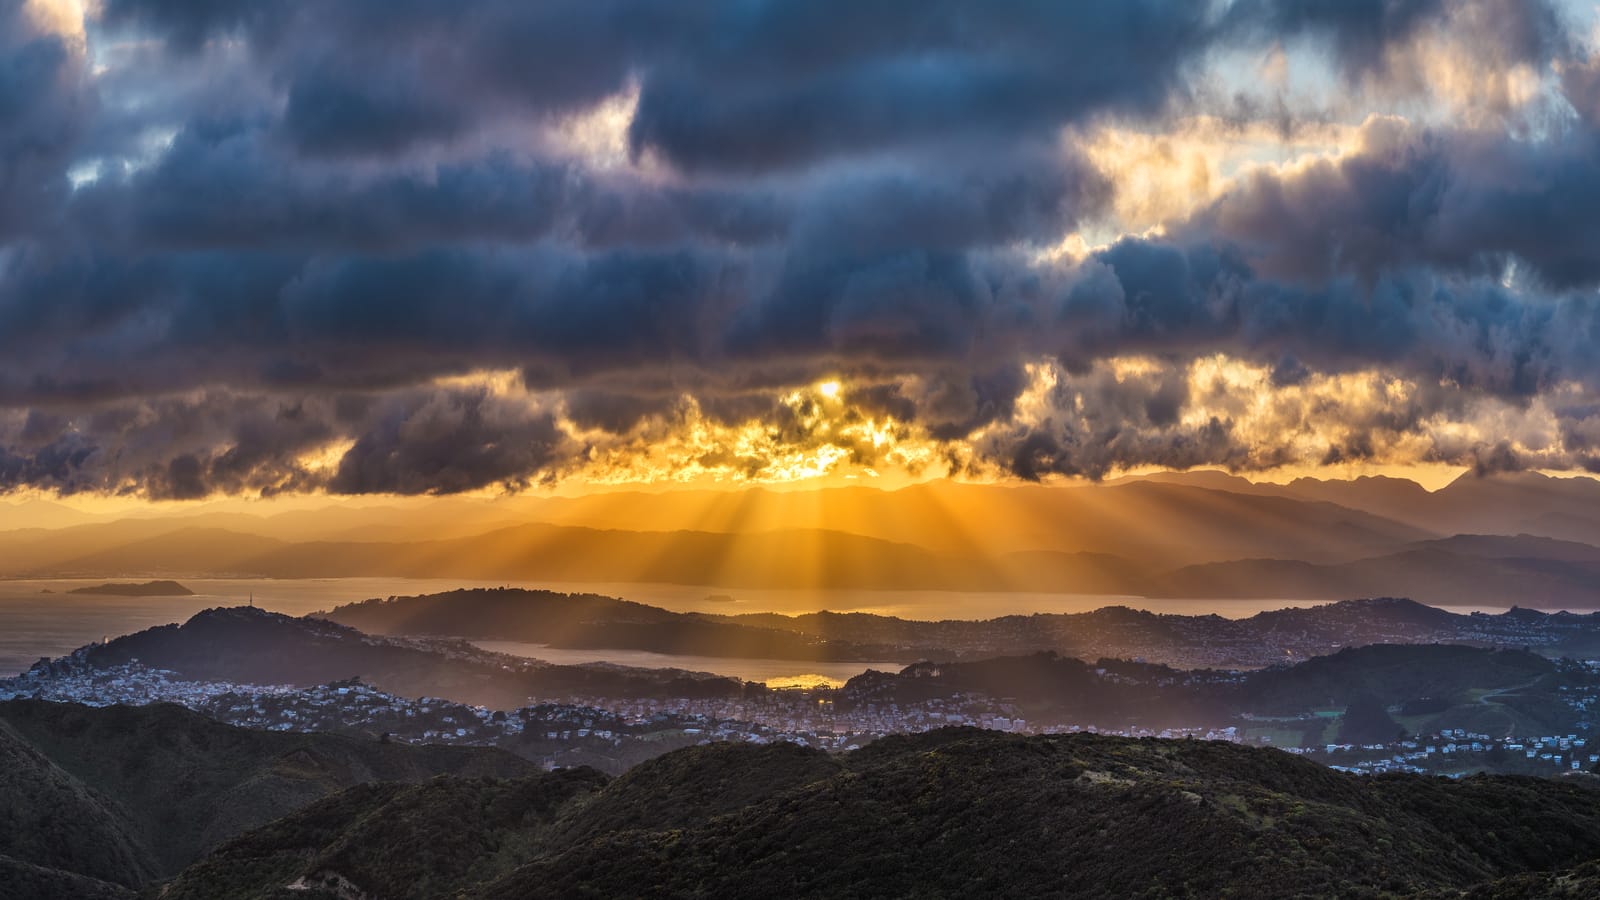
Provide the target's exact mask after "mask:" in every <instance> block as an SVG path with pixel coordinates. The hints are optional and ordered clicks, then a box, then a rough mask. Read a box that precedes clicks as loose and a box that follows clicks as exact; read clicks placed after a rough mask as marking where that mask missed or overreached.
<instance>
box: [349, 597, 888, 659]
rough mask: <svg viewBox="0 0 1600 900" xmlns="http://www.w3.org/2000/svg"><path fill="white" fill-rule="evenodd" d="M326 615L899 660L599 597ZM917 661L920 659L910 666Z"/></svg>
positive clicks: (628, 644) (497, 634)
mask: <svg viewBox="0 0 1600 900" xmlns="http://www.w3.org/2000/svg"><path fill="white" fill-rule="evenodd" d="M318 615H319V616H320V617H321V618H324V619H327V620H328V621H332V622H338V623H340V624H342V625H348V626H350V627H352V628H356V629H359V630H361V631H364V632H366V633H368V634H403V635H435V636H448V637H464V638H470V639H474V640H501V641H529V642H533V643H540V644H549V645H551V646H555V647H572V648H599V647H607V648H613V649H625V650H649V651H654V652H657V653H679V654H688V655H699V656H729V657H753V658H762V659H794V660H808V661H818V660H835V659H885V658H888V659H893V658H895V656H894V652H893V651H892V650H890V649H888V648H882V647H862V646H856V645H853V644H848V643H845V642H840V641H827V640H822V639H818V638H812V637H807V636H804V635H800V634H797V633H795V632H793V631H788V630H780V629H773V628H759V627H753V626H749V625H742V624H736V623H731V622H725V621H718V620H714V619H709V618H706V617H704V616H699V615H695V614H692V613H675V612H669V611H667V610H664V609H659V608H657V607H653V606H646V605H644V604H642V603H632V602H629V601H627V600H618V599H616V598H614V597H602V596H599V595H596V594H562V593H557V592H553V591H535V590H522V589H520V588H498V589H487V588H478V589H472V590H459V591H448V592H445V593H441V594H427V595H422V596H416V597H391V598H389V599H387V600H379V599H374V600H366V601H363V602H360V603H351V604H347V605H344V606H340V607H337V608H335V609H333V610H332V611H330V612H326V613H319V614H318ZM882 654H889V655H888V656H884V655H882ZM914 658H915V657H914V655H913V656H911V657H909V658H908V659H907V661H908V662H909V661H912V660H913V659H914Z"/></svg>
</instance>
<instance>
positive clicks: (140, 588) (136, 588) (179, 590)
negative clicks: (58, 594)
mask: <svg viewBox="0 0 1600 900" xmlns="http://www.w3.org/2000/svg"><path fill="white" fill-rule="evenodd" d="M67 593H69V594H99V595H103V596H108V597H193V596H194V591H191V590H189V589H188V588H186V587H184V586H183V585H181V584H179V583H177V582H176V581H146V582H144V583H143V584H131V583H127V584H124V583H110V584H97V585H94V586H93V587H81V588H73V589H72V590H70V591H67Z"/></svg>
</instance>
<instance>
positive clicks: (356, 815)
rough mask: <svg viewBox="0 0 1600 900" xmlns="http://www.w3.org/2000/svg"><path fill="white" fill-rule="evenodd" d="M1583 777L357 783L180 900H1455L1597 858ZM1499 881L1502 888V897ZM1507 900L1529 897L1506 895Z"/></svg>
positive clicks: (188, 887)
mask: <svg viewBox="0 0 1600 900" xmlns="http://www.w3.org/2000/svg"><path fill="white" fill-rule="evenodd" d="M1596 780H1597V779H1595V778H1594V777H1592V776H1587V775H1580V776H1575V777H1572V778H1567V779H1560V780H1558V779H1528V778H1503V777H1475V778H1468V779H1463V780H1461V781H1448V780H1443V779H1429V778H1421V777H1412V776H1403V777H1401V776H1395V777H1383V778H1361V777H1357V776H1352V775H1346V774H1342V773H1339V772H1334V771H1330V770H1328V769H1326V768H1323V767H1321V766H1318V765H1315V764H1313V763H1309V762H1306V761H1303V760H1300V759H1297V758H1295V757H1292V756H1290V755H1288V754H1284V753H1279V752H1276V751H1271V750H1258V749H1250V748H1245V747H1239V746H1234V745H1231V744H1226V743H1216V742H1203V741H1158V740H1130V739H1124V738H1112V737H1102V736H1093V735H1058V736H1042V737H1033V738H1022V737H1015V736H1007V735H1000V734H996V733H992V732H978V731H971V730H953V731H944V732H934V733H929V734H924V735H919V736H911V737H895V738H889V739H886V740H883V741H880V742H878V743H876V744H873V745H871V746H869V747H867V748H865V749H862V750H859V751H856V752H854V753H851V754H848V755H845V756H840V757H829V756H827V755H825V754H822V753H820V752H816V751H808V750H803V749H800V748H797V747H794V746H789V745H774V746H768V747H757V746H750V745H713V746H708V747H702V748H694V749H690V750H684V751H679V752H676V753H672V754H668V755H667V756H664V757H661V758H659V759H657V760H655V761H652V762H650V763H647V764H644V765H641V766H639V767H638V768H636V769H634V770H633V771H631V772H630V773H628V774H627V775H626V776H623V777H621V778H618V779H615V780H609V781H608V780H607V779H605V778H604V777H603V776H600V775H598V774H597V773H592V772H588V771H585V770H573V771H565V772H558V773H555V774H551V775H546V776H541V777H536V778H531V779H521V780H512V781H504V782H498V781H484V780H461V779H442V780H435V781H432V782H429V783H427V784H425V785H418V786H373V787H363V788H357V789H355V790H352V791H347V792H345V793H343V794H340V795H337V796H335V797H332V798H329V799H327V800H325V801H322V802H320V803H317V804H315V805H313V806H311V807H309V808H308V809H307V810H305V811H304V812H302V813H299V814H297V815H294V816H291V817H289V818H286V819H283V820H280V821H278V822H275V823H273V824H272V825H269V826H267V827H265V828H262V829H258V830H257V831H254V832H252V833H250V834H248V835H245V836H243V837H241V838H239V839H237V840H235V841H233V842H231V843H229V844H228V845H226V846H224V847H223V848H221V849H219V850H218V851H217V852H216V853H215V854H213V855H211V856H210V857H208V858H206V859H205V860H203V861H201V862H199V863H197V864H196V865H194V866H192V867H191V868H190V869H188V870H187V871H185V872H184V873H183V874H182V875H181V876H180V877H179V878H178V879H177V880H176V881H175V882H173V883H172V884H171V885H170V886H168V888H167V889H166V891H165V892H164V893H163V895H162V896H163V897H164V898H165V900H200V898H203V900H227V898H246V897H251V898H254V897H266V896H276V893H275V892H276V891H280V890H282V889H283V887H284V886H285V885H289V884H294V885H297V886H299V888H301V889H298V890H296V891H295V892H294V896H297V897H307V898H319V900H326V898H331V897H336V896H355V895H357V894H359V895H361V896H380V897H386V898H424V897H440V896H458V895H459V896H472V897H484V898H539V897H582V896H594V897H603V896H635V895H639V894H640V893H641V892H644V893H648V894H649V895H651V896H662V897H690V896H694V897H763V898H766V897H974V896H989V897H1037V896H1073V897H1132V896H1151V897H1208V898H1209V897H1273V898H1278V897H1336V896H1345V897H1356V896H1371V897H1376V896H1440V897H1443V896H1459V894H1460V892H1461V891H1464V890H1471V889H1475V888H1478V889H1486V890H1487V889H1490V888H1493V889H1498V888H1500V887H1505V888H1506V889H1507V890H1520V889H1523V888H1526V887H1528V886H1533V887H1538V886H1541V885H1546V886H1548V885H1554V884H1558V883H1564V884H1568V885H1577V886H1578V887H1579V888H1583V887H1584V886H1587V887H1590V888H1592V887H1594V886H1596V884H1597V881H1596V879H1595V877H1594V873H1593V868H1592V867H1589V868H1580V869H1579V870H1578V872H1577V878H1578V879H1579V880H1577V881H1574V880H1572V879H1570V878H1568V879H1567V880H1566V881H1565V882H1560V881H1559V878H1561V877H1566V876H1564V875H1563V876H1558V875H1556V874H1555V873H1560V872H1564V871H1565V870H1568V869H1573V868H1574V867H1582V866H1583V865H1584V864H1585V863H1586V862H1587V861H1589V860H1591V859H1594V858H1596V857H1600V790H1597V789H1596V787H1595V786H1594V784H1593V782H1594V781H1596ZM1502 879H1504V881H1502ZM1513 896H1515V895H1514V894H1513Z"/></svg>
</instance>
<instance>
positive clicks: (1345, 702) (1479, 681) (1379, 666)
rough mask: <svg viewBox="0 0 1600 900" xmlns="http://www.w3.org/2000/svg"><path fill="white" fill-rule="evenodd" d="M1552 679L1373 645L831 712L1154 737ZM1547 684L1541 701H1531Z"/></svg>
mask: <svg viewBox="0 0 1600 900" xmlns="http://www.w3.org/2000/svg"><path fill="white" fill-rule="evenodd" d="M1557 671H1558V667H1557V664H1556V663H1554V662H1551V661H1550V660H1548V659H1545V658H1544V657H1541V656H1537V655H1535V654H1532V653H1528V652H1525V651H1521V650H1489V649H1484V648H1479V647H1462V646H1453V645H1448V644H1430V645H1385V644H1377V645H1372V646H1368V647H1361V648H1353V649H1347V650H1343V651H1340V652H1338V653H1335V654H1333V655H1331V656H1320V657H1316V658H1313V659H1310V660H1307V661H1305V662H1302V663H1299V664H1297V665H1292V666H1278V667H1273V668H1269V669H1262V670H1259V671H1256V672H1250V673H1246V674H1243V675H1236V676H1229V677H1219V676H1217V675H1216V673H1203V672H1202V673H1190V672H1182V671H1178V670H1175V669H1170V668H1167V667H1165V666H1156V665H1150V664H1148V663H1130V662H1127V661H1124V660H1112V659H1102V660H1099V661H1098V662H1095V663H1092V664H1091V663H1085V662H1083V661H1081V660H1077V659H1071V658H1066V657H1060V656H1056V655H1055V654H1053V653H1037V654H1031V655H1028V656H1016V657H999V658H995V659H986V660H978V661H974V662H950V663H918V664H916V665H913V666H908V667H906V668H905V669H903V670H901V671H900V672H867V673H865V674H863V675H858V676H856V677H855V678H852V679H851V680H850V681H849V682H847V683H846V684H845V686H844V688H843V689H842V690H841V691H840V698H839V700H838V701H837V702H839V703H841V704H846V705H850V706H859V705H864V704H871V703H887V702H893V703H901V704H906V703H916V702H924V701H927V700H929V699H933V698H952V697H955V696H957V695H962V694H967V695H971V694H982V695H987V696H989V697H993V698H996V699H1005V700H1008V701H1010V702H1012V703H1014V704H1016V705H1017V707H1018V708H1019V709H1021V710H1023V711H1024V712H1026V713H1028V714H1029V715H1032V716H1041V715H1043V716H1048V717H1050V718H1051V719H1052V720H1055V721H1071V722H1077V723H1080V724H1085V725H1096V726H1099V727H1102V728H1123V727H1128V726H1140V727H1144V728H1151V729H1162V728H1177V727H1189V726H1195V725H1205V724H1211V725H1215V724H1217V723H1220V722H1227V721H1231V720H1234V719H1235V718H1236V717H1238V716H1241V715H1244V714H1249V715H1252V716H1287V717H1295V716H1305V715H1309V714H1312V713H1315V712H1316V711H1318V710H1333V711H1338V710H1343V709H1346V708H1347V707H1350V706H1352V705H1359V704H1362V703H1364V702H1367V701H1371V702H1375V703H1377V704H1379V706H1380V707H1381V708H1387V707H1391V706H1401V705H1403V704H1407V703H1411V702H1415V701H1418V700H1420V699H1423V698H1427V699H1430V700H1432V701H1434V702H1435V703H1438V704H1442V706H1441V707H1440V708H1439V710H1438V712H1443V711H1445V710H1447V709H1449V710H1455V709H1459V708H1461V707H1462V706H1463V705H1465V706H1467V707H1468V708H1471V707H1472V706H1473V704H1475V702H1476V697H1478V696H1479V695H1481V694H1484V693H1488V692H1510V691H1513V690H1517V689H1529V690H1530V693H1536V694H1538V695H1539V696H1541V697H1545V698H1549V697H1551V696H1552V695H1553V694H1554V693H1555V692H1556V687H1557V686H1558V684H1559V679H1557V678H1556V677H1555V676H1556V674H1557ZM1547 678H1548V679H1550V684H1549V686H1548V688H1547V689H1542V690H1539V691H1534V690H1533V689H1534V688H1536V687H1538V686H1539V685H1540V683H1541V681H1542V680H1543V679H1547ZM1485 711H1486V712H1487V713H1493V714H1495V715H1498V716H1500V717H1501V718H1502V719H1504V717H1506V716H1509V715H1515V714H1517V710H1516V707H1515V704H1513V706H1512V707H1504V706H1500V705H1496V706H1495V707H1493V708H1492V709H1491V708H1490V707H1485ZM1539 714H1540V713H1539V711H1538V710H1533V711H1528V712H1526V713H1525V715H1527V716H1529V717H1531V718H1533V721H1532V723H1531V724H1532V725H1534V726H1535V727H1537V726H1551V725H1555V724H1561V725H1566V724H1567V723H1568V722H1569V721H1570V720H1571V719H1572V718H1573V715H1572V713H1571V712H1570V711H1569V712H1568V714H1567V716H1566V717H1565V718H1564V719H1560V720H1557V721H1540V720H1539V719H1538V718H1537V716H1538V715H1539ZM1457 717H1458V718H1460V716H1459V715H1458V716H1457ZM1503 724H1504V723H1503V722H1502V727H1503Z"/></svg>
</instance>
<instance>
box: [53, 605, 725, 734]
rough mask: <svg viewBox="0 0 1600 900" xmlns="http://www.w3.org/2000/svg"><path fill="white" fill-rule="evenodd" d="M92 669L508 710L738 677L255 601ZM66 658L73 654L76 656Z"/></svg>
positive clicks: (715, 685)
mask: <svg viewBox="0 0 1600 900" xmlns="http://www.w3.org/2000/svg"><path fill="white" fill-rule="evenodd" d="M80 654H81V659H82V660H83V661H84V662H85V663H86V664H88V665H91V666H96V667H101V668H105V667H109V666H116V665H121V664H124V663H128V662H131V661H134V660H138V661H139V662H141V663H143V664H145V665H147V666H153V667H156V668H163V669H171V670H173V671H175V672H178V673H179V674H181V675H183V676H185V677H188V678H192V679H214V680H220V681H232V682H240V683H246V684H289V685H295V686H298V687H307V686H311V685H316V684H324V683H328V682H333V681H343V680H346V679H349V678H357V677H359V678H361V679H363V680H365V681H366V682H368V683H370V684H374V685H377V686H380V687H382V688H383V689H385V690H388V691H390V692H392V693H395V694H400V695H402V696H409V697H420V696H432V697H444V698H447V699H451V700H457V701H460V702H463V703H473V704H481V705H485V706H494V707H498V708H501V709H514V708H516V707H519V706H522V705H524V704H526V703H527V702H528V698H529V697H532V696H540V697H564V696H574V695H576V696H591V697H592V696H609V697H639V696H675V697H696V696H702V697H713V696H737V695H738V694H739V693H740V692H741V691H743V690H744V685H742V684H741V683H740V682H738V681H736V680H733V679H727V678H715V677H710V676H695V675H691V674H690V673H684V672H676V671H674V670H666V669H663V670H655V669H629V668H624V667H619V666H554V665H548V664H545V663H541V662H538V661H535V660H525V659H520V658H517V657H510V656H504V655H501V654H492V653H488V652H486V651H483V650H479V649H477V648H476V647H473V646H472V645H470V644H468V643H466V642H464V641H436V642H419V641H402V640H395V639H386V638H382V637H375V636H372V635H366V634H362V633H361V632H360V631H357V630H356V629H354V628H350V627H348V626H345V625H339V624H336V623H334V622H330V621H326V620H324V619H317V618H292V617H290V616H285V615H281V614H278V613H271V612H266V611H264V610H261V609H256V608H254V607H233V608H227V609H208V610H205V611H203V612H200V613H197V614H195V615H194V616H193V617H192V618H190V619H189V620H188V621H187V622H185V623H183V624H182V625H163V626H160V627H157V628H150V629H146V630H144V631H141V632H138V633H136V634H131V635H127V636H125V637H120V638H115V639H113V640H112V641H110V642H109V643H106V644H103V645H92V646H89V647H86V648H84V649H83V650H82V651H80ZM76 658H77V655H75V657H69V658H68V659H69V660H73V659H76Z"/></svg>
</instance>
